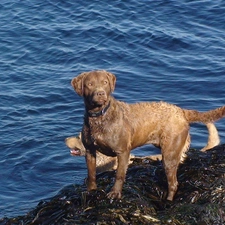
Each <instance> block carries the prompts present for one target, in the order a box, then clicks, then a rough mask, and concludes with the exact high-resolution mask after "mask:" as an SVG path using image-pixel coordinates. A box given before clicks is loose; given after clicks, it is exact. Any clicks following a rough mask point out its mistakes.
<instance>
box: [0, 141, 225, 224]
mask: <svg viewBox="0 0 225 225" xmlns="http://www.w3.org/2000/svg"><path fill="white" fill-rule="evenodd" d="M132 161H133V162H132V163H131V164H130V165H129V168H128V171H127V177H126V182H125V184H124V188H123V197H122V199H121V200H110V199H107V198H106V193H107V192H108V191H109V190H110V188H111V186H112V184H113V180H114V176H115V171H106V172H103V173H100V174H99V175H98V177H97V183H98V190H96V191H91V192H87V191H86V186H85V184H84V185H70V186H67V187H66V188H64V189H63V190H61V191H60V193H59V194H58V195H56V196H55V197H53V198H52V199H49V200H48V201H42V202H40V203H39V204H38V206H37V207H36V208H35V209H34V210H31V211H30V212H29V213H28V214H27V215H24V216H18V217H15V218H2V219H0V225H3V224H4V225H11V224H12V225H14V224H15V225H16V224H21V225H22V224H24V225H25V224H26V225H27V224H29V225H38V224H42V225H51V224H60V225H72V224H98V225H105V224H107V225H110V224H157V225H158V224H177V225H179V224H201V225H208V224H210V225H212V224H224V223H225V144H224V145H220V146H216V147H214V148H213V149H211V150H208V151H206V152H200V151H198V150H194V149H190V150H189V151H188V153H187V158H186V160H185V162H184V163H183V164H181V165H180V167H179V170H178V181H179V188H178V192H177V194H176V197H175V200H174V201H173V202H169V201H166V200H165V199H166V194H167V193H166V191H167V182H166V176H165V173H164V169H163V166H162V162H161V161H160V160H153V159H152V158H148V157H145V158H133V159H132Z"/></svg>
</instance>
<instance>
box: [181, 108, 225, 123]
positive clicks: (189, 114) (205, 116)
mask: <svg viewBox="0 0 225 225" xmlns="http://www.w3.org/2000/svg"><path fill="white" fill-rule="evenodd" d="M184 115H185V117H186V119H187V121H188V122H189V123H195V122H201V123H204V124H207V123H213V122H215V121H217V120H219V119H221V118H223V117H225V106H222V107H220V108H217V109H213V110H210V111H207V112H198V111H195V110H186V109H184Z"/></svg>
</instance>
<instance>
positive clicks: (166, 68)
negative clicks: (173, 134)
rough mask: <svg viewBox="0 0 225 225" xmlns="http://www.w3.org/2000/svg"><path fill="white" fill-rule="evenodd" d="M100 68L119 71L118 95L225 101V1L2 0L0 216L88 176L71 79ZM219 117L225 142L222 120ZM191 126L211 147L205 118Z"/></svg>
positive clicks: (148, 149) (200, 142) (198, 144)
mask: <svg viewBox="0 0 225 225" xmlns="http://www.w3.org/2000/svg"><path fill="white" fill-rule="evenodd" d="M94 69H105V70H108V71H110V72H112V73H114V74H115V75H116V76H117V84H116V90H115V92H114V96H115V97H116V98H117V99H119V100H123V101H126V102H130V103H132V102H137V101H161V100H162V101H167V102H170V103H173V104H177V105H179V106H180V107H183V108H187V109H195V110H199V111H207V110H210V109H213V108H216V107H220V106H222V105H225V87H224V86H225V1H223V0H213V1H212V0H204V1H202V0H196V1H187V0H186V1H185V0H180V1H175V0H167V1H165V0H157V1H150V0H145V1H144V0H143V1H136V0H135V1H134V0H130V1H122V0H114V1H107V2H106V1H97V0H91V1H90V0H86V1H81V0H76V1H74V0H66V1H65V0H45V1H43V0H42V1H41V0H37V1H31V0H24V1H18V0H7V1H6V0H1V3H0V70H1V71H0V138H1V141H0V218H2V217H14V216H17V215H23V214H26V213H27V212H28V211H30V210H31V209H33V208H34V207H35V206H36V205H37V204H38V203H39V202H40V201H41V200H44V199H48V198H51V197H53V196H54V195H56V194H57V193H58V192H59V191H60V190H61V189H62V188H63V187H65V186H67V185H70V184H79V183H80V184H82V183H83V182H84V178H85V176H86V166H85V161H84V158H82V157H72V156H71V155H70V153H69V149H67V147H66V146H65V144H64V139H65V138H66V137H68V136H72V135H76V134H78V133H79V131H80V130H81V127H82V119H83V112H84V106H83V101H82V99H81V98H80V97H79V96H78V95H77V94H76V93H75V92H74V91H73V89H72V87H71V85H70V81H71V79H72V78H73V77H74V76H77V75H78V74H80V73H82V72H84V71H89V70H94ZM216 125H217V128H218V130H219V133H220V137H221V143H225V120H221V121H218V122H217V123H216ZM191 135H192V143H191V147H193V148H198V149H201V148H202V147H204V145H205V144H206V141H207V130H206V128H205V126H204V125H199V124H196V125H195V124H193V126H192V128H191ZM155 151H156V149H155V148H154V147H153V146H144V147H141V148H139V149H137V150H134V151H133V154H135V155H138V156H145V155H149V154H152V153H154V152H155Z"/></svg>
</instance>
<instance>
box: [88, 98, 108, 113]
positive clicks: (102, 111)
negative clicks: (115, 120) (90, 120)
mask: <svg viewBox="0 0 225 225" xmlns="http://www.w3.org/2000/svg"><path fill="white" fill-rule="evenodd" d="M109 107H110V101H109V103H108V104H107V105H106V106H105V107H104V108H102V109H101V110H100V111H97V112H94V111H91V110H87V109H86V115H87V116H88V117H99V116H102V115H104V114H105V113H106V112H107V110H108V109H109Z"/></svg>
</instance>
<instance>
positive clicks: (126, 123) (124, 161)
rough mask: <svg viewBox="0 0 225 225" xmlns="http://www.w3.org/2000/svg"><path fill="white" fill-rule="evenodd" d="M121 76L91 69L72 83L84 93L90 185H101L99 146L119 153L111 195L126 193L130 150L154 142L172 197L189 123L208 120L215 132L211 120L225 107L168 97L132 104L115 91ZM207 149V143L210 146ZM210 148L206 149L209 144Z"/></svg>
mask: <svg viewBox="0 0 225 225" xmlns="http://www.w3.org/2000/svg"><path fill="white" fill-rule="evenodd" d="M115 82H116V77H115V76H114V75H113V74H111V73H109V72H107V71H91V72H85V73H82V74H80V75H79V76H77V77H75V78H74V79H73V80H72V81H71V84H72V86H73V87H74V89H75V91H76V92H77V94H78V95H80V96H82V97H83V98H84V104H85V109H86V113H85V116H84V125H83V130H82V142H83V144H84V147H85V148H86V162H87V168H88V185H87V186H88V187H87V188H88V190H92V189H96V188H97V186H96V150H99V151H101V153H103V154H105V155H108V156H117V158H118V167H117V172H116V181H115V184H114V186H113V188H112V190H111V191H110V192H109V193H108V197H109V198H121V192H122V187H123V183H124V180H125V175H126V170H127V166H128V161H129V155H130V151H131V150H132V149H134V148H136V147H138V146H142V145H145V144H153V145H155V146H157V147H160V148H161V152H162V160H163V165H164V168H165V172H166V176H167V181H168V196H167V199H168V200H171V201H172V200H173V198H174V195H175V193H176V191H177V185H178V182H177V168H178V165H179V163H180V162H181V161H182V159H183V158H184V157H185V152H186V150H187V149H188V147H189V143H190V135H189V123H193V122H202V123H205V124H207V126H208V129H209V132H214V133H215V135H212V136H214V137H215V140H211V141H210V143H208V146H210V147H213V146H214V145H217V144H218V141H219V139H218V136H217V135H216V134H217V130H216V128H215V126H214V125H213V124H212V122H214V121H216V120H218V119H220V118H222V117H224V116H225V106H223V107H221V108H218V109H215V110H211V111H208V112H204V113H201V112H198V111H194V110H185V109H181V108H179V107H177V106H175V105H172V104H168V103H165V102H152V103H150V102H145V103H144V102H142V103H136V104H127V103H124V102H121V101H117V100H116V99H115V98H114V97H112V96H111V93H112V92H113V91H114V88H115ZM206 148H207V147H206ZM206 148H205V149H206Z"/></svg>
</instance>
